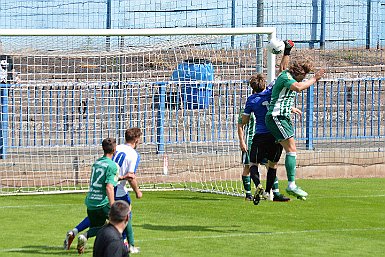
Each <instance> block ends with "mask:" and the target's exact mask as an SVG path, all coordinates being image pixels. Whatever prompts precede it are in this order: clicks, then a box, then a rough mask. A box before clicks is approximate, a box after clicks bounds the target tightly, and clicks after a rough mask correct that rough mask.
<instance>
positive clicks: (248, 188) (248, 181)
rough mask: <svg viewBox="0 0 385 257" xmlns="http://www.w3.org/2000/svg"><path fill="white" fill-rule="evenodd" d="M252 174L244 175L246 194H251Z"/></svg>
mask: <svg viewBox="0 0 385 257" xmlns="http://www.w3.org/2000/svg"><path fill="white" fill-rule="evenodd" d="M250 181H251V180H250V176H242V182H243V187H244V188H245V192H246V194H251V185H250Z"/></svg>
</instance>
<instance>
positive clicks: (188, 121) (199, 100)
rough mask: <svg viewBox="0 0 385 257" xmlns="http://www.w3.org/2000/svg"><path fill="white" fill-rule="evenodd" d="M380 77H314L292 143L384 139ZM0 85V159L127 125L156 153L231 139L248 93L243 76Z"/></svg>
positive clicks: (115, 133) (94, 138)
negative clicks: (207, 81)
mask: <svg viewBox="0 0 385 257" xmlns="http://www.w3.org/2000/svg"><path fill="white" fill-rule="evenodd" d="M384 81H385V79H384V78H376V79H361V80H334V81H321V82H319V83H318V85H317V86H315V87H311V88H309V89H308V90H307V91H305V92H302V93H301V94H299V95H298V97H297V101H296V105H297V107H298V108H300V109H301V110H302V111H303V116H302V118H299V117H295V118H294V123H295V131H296V138H297V140H298V142H299V144H300V145H301V144H302V145H303V146H304V147H305V148H306V149H313V147H314V144H317V143H319V142H325V141H330V142H331V141H333V142H336V143H338V142H344V141H346V140H348V141H354V140H360V142H361V141H362V140H367V141H368V142H369V143H370V142H371V141H376V140H377V139H378V138H383V137H385V93H384ZM195 85H196V84H195ZM2 86H3V87H2V88H1V112H2V113H1V127H0V128H1V131H0V144H1V151H0V154H1V156H2V157H3V158H5V156H6V154H7V150H9V149H13V148H26V147H52V146H80V145H99V144H100V142H101V141H102V139H103V138H105V137H107V136H112V137H116V138H117V139H118V141H120V142H121V141H123V140H124V131H125V129H126V128H127V127H133V126H138V127H141V128H142V130H143V141H144V143H145V144H149V145H154V146H156V151H157V152H159V153H162V152H164V151H166V150H167V147H168V146H169V145H183V144H189V143H198V142H203V143H208V144H213V143H235V142H236V141H238V137H237V132H236V130H237V118H238V114H239V109H240V107H242V106H243V105H244V104H245V101H246V97H247V95H248V94H249V93H250V91H249V87H248V84H247V81H219V82H218V81H214V82H213V83H212V85H211V86H210V87H205V86H200V87H199V88H196V90H195V89H194V90H187V89H186V87H191V86H192V85H191V84H188V83H181V82H173V81H168V82H157V83H142V82H141V83H139V82H130V83H118V82H111V83H93V84H84V83H62V84H58V83H57V84H52V85H2ZM198 93H199V94H198ZM188 94H191V95H188ZM194 94H198V95H194ZM189 101H192V102H189ZM194 101H195V102H194ZM377 141H378V140H377ZM325 147H327V146H325Z"/></svg>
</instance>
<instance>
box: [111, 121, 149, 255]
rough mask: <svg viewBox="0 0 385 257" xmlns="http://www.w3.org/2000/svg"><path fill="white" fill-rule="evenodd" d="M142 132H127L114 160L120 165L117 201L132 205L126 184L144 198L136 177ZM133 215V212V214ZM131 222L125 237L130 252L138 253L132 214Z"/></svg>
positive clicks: (136, 129) (116, 190)
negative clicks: (138, 149)
mask: <svg viewBox="0 0 385 257" xmlns="http://www.w3.org/2000/svg"><path fill="white" fill-rule="evenodd" d="M141 136H142V132H141V131H140V129H139V128H129V129H127V130H126V133H125V139H126V142H125V143H124V144H120V145H118V146H117V147H116V152H115V155H114V157H113V160H114V161H115V162H116V163H117V164H118V165H119V167H120V169H119V180H120V182H119V183H118V184H117V186H116V187H115V200H123V201H126V202H128V203H129V204H130V205H131V198H130V194H129V191H128V188H127V187H126V183H127V181H128V183H129V184H130V186H131V188H132V190H133V191H134V192H135V194H136V198H141V197H142V192H141V191H140V189H139V186H138V182H137V180H136V177H135V173H136V169H137V168H138V165H139V162H140V155H139V153H138V152H137V151H136V150H135V149H136V147H137V146H138V145H139V144H140V139H141ZM131 213H132V212H131ZM130 215H131V216H130V220H129V222H128V224H127V227H126V229H125V233H123V237H125V236H127V238H128V244H129V252H130V253H137V252H139V248H137V247H135V246H134V245H135V241H134V233H133V230H132V214H130Z"/></svg>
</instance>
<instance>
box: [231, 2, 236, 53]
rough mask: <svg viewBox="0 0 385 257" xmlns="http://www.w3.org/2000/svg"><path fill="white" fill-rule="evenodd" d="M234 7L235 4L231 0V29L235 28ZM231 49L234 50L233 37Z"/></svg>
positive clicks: (232, 38)
mask: <svg viewBox="0 0 385 257" xmlns="http://www.w3.org/2000/svg"><path fill="white" fill-rule="evenodd" d="M235 7H236V4H235V0H232V1H231V27H232V28H235V12H236V10H235ZM231 48H232V49H233V48H234V36H231Z"/></svg>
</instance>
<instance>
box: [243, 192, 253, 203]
mask: <svg viewBox="0 0 385 257" xmlns="http://www.w3.org/2000/svg"><path fill="white" fill-rule="evenodd" d="M245 200H246V201H253V196H252V195H251V194H247V195H246V197H245Z"/></svg>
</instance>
